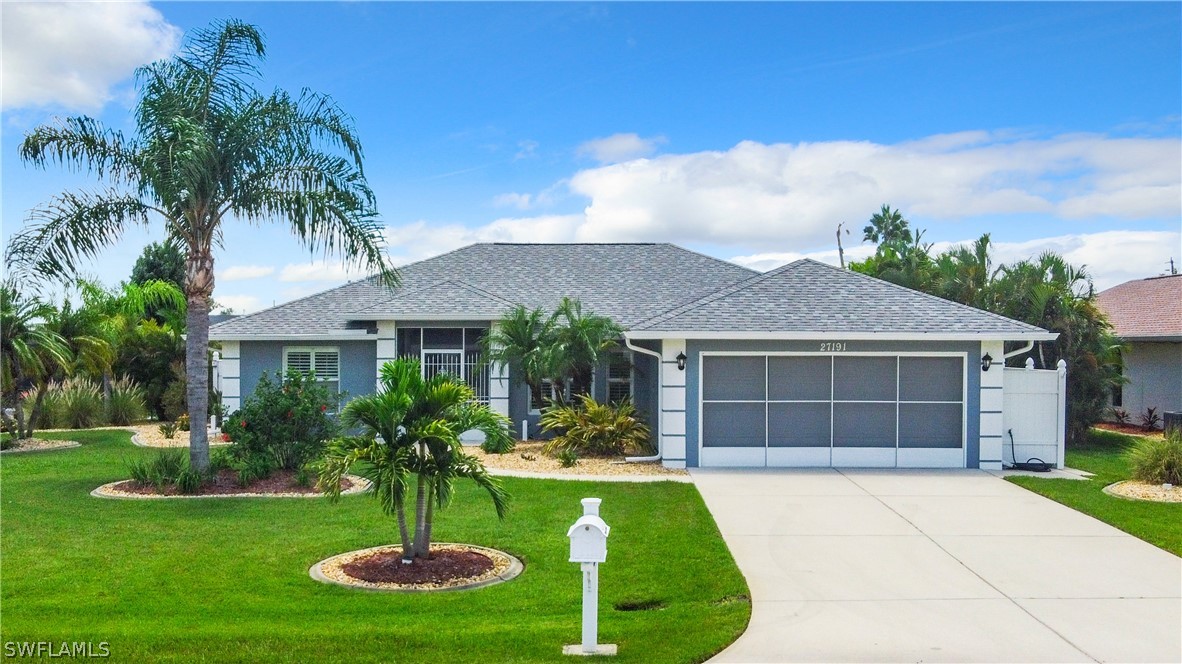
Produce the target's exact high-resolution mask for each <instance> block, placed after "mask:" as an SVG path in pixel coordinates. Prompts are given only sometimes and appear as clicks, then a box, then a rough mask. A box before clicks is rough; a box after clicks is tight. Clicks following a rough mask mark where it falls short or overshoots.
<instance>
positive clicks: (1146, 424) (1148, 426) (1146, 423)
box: [1141, 408, 1161, 431]
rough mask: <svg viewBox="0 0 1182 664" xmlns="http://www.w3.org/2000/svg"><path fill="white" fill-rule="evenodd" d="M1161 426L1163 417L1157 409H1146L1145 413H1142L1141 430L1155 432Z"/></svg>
mask: <svg viewBox="0 0 1182 664" xmlns="http://www.w3.org/2000/svg"><path fill="white" fill-rule="evenodd" d="M1160 424H1161V415H1158V414H1157V409H1156V408H1146V409H1145V412H1144V413H1141V428H1142V429H1145V430H1146V431H1153V430H1154V429H1157V427H1158V425H1160Z"/></svg>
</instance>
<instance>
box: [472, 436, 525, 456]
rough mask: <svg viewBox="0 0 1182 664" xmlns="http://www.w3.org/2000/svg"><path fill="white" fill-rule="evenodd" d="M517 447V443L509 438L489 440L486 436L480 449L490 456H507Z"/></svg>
mask: <svg viewBox="0 0 1182 664" xmlns="http://www.w3.org/2000/svg"><path fill="white" fill-rule="evenodd" d="M516 446H517V441H515V440H513V438H511V437H509V436H504V437H502V438H489V437H487V436H485V438H484V442H483V443H481V444H480V449H482V450H484V451H485V452H487V453H489V454H505V453H507V452H512V451H513V448H514V447H516Z"/></svg>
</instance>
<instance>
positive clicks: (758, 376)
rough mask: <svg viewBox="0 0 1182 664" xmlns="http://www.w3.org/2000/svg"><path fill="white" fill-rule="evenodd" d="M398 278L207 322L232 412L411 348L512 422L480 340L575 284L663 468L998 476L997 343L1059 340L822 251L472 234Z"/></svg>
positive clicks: (510, 383)
mask: <svg viewBox="0 0 1182 664" xmlns="http://www.w3.org/2000/svg"><path fill="white" fill-rule="evenodd" d="M400 272H401V276H402V283H401V285H400V286H399V288H398V289H397V290H395V291H391V290H389V289H386V288H383V287H381V286H379V285H378V284H377V282H376V281H375V280H372V279H367V280H361V281H356V282H352V283H349V284H346V285H344V286H340V287H338V288H334V289H332V290H328V291H325V292H323V293H319V294H316V295H312V296H309V297H305V298H303V299H299V300H295V301H292V302H288V303H286V304H281V305H279V306H276V307H272V308H270V309H266V310H263V311H260V312H257V313H254V314H250V315H246V316H240V317H238V318H235V319H233V320H229V321H225V322H223V323H220V324H218V325H215V326H212V327H211V328H210V338H211V339H213V340H218V341H220V342H221V344H222V349H223V351H222V358H223V359H222V360H221V364H222V366H221V371H222V375H223V398H224V403H225V405H226V407H227V408H228V409H229V410H233V409H235V408H237V407H238V406H239V404H240V403H241V401H240V400H241V397H242V395H246V394H249V393H250V392H251V390H252V389H253V387H254V385H255V384H256V382H257V381H258V379H259V376H260V375H261V374H262V373H263V372H264V371H279V370H284V369H287V368H292V367H296V368H301V369H315V372H316V375H317V376H318V377H319V378H320V379H321V380H323V381H326V382H327V383H328V384H329V385H330V387H332V388H333V389H337V390H341V391H344V392H347V393H348V394H350V395H354V396H356V395H359V394H365V393H369V392H372V391H373V390H374V389H375V385H376V378H377V370H378V367H380V366H381V365H382V364H383V363H385V362H387V361H389V360H391V359H394V358H397V357H402V356H412V357H417V358H420V360H421V361H422V366H423V371H424V372H427V373H436V372H440V371H447V372H450V373H453V374H455V375H458V376H460V377H462V378H463V379H464V380H466V381H467V382H468V383H469V384H470V385H471V386H472V387H473V388H474V390H475V391H476V393H477V395H478V396H479V398H481V399H482V400H486V401H487V402H488V403H489V405H490V406H491V407H492V408H493V409H494V410H496V411H497V412H500V413H502V414H504V415H506V416H507V417H509V418H510V420H511V421H512V422H513V426H514V430H517V429H518V428H519V427H520V426H521V423H522V422H523V421H524V422H531V421H536V417H537V413H536V410H537V408H536V407H537V404H531V403H530V396H529V390H528V388H526V386H525V385H524V384H522V383H521V382H520V381H519V380H517V379H516V377H515V376H513V375H511V374H510V373H509V371H508V370H507V369H506V368H505V367H503V366H490V365H488V364H486V363H484V362H483V361H482V360H481V358H480V355H479V353H478V351H477V348H478V342H479V340H480V338H481V336H482V335H484V334H485V333H486V331H487V330H488V329H489V328H490V327H491V326H492V325H494V324H496V321H497V320H498V319H499V318H500V317H501V316H502V315H503V314H504V313H505V312H506V311H507V310H508V309H510V308H511V307H512V306H514V305H517V304H522V305H525V306H526V307H529V308H534V307H542V308H543V309H546V310H548V311H550V310H553V309H554V308H555V307H556V305H557V304H558V303H559V301H560V300H561V299H562V298H563V297H564V296H569V297H572V298H578V299H579V300H581V301H582V303H583V306H584V309H585V310H590V311H593V312H595V313H597V314H601V315H605V316H609V317H611V318H612V319H613V320H615V321H616V322H617V323H618V324H620V325H621V326H622V327H623V328H624V330H625V332H624V338H623V339H621V344H620V348H619V350H618V351H617V352H615V353H613V354H612V356H611V357H610V358H608V359H606V360H605V361H604V362H603V363H602V365H601V366H600V367H598V368H597V370H596V377H595V381H594V388H593V392H594V396H595V397H596V398H597V399H600V400H604V399H609V398H611V399H615V398H620V397H623V396H630V397H631V398H632V399H633V401H634V402H635V403H636V405H637V408H638V409H639V411H640V412H641V413H643V414H644V415H645V416H646V417H647V419H648V421H649V423H650V424H651V426H652V428H653V430H654V435H655V436H656V439H657V443H658V446H659V452H660V455H661V457H662V459H663V462H664V463H665V464H667V465H669V466H674V467H684V466H689V467H699V466H862V467H865V466H877V467H954V468H964V467H967V468H978V467H979V468H1000V467H1001V460H1002V442H1003V438H1002V436H1003V430H1002V428H1003V425H1002V412H1001V411H1002V403H1003V398H1002V396H1003V394H1002V392H1003V381H1002V373H1003V371H1002V366H1003V364H1004V362H1003V357H1004V343H1005V342H1007V341H1008V342H1018V343H1023V342H1032V341H1037V340H1051V339H1054V338H1055V337H1056V335H1055V334H1054V333H1051V332H1047V331H1046V330H1043V329H1041V328H1038V327H1034V326H1031V325H1027V324H1025V323H1021V322H1018V321H1014V320H1010V319H1008V318H1004V317H1002V316H998V315H995V314H991V313H988V312H985V311H981V310H978V309H973V308H971V307H967V306H962V305H959V304H956V303H953V302H949V301H946V300H942V299H940V298H937V297H933V296H930V295H925V294H923V293H918V292H916V291H913V290H910V289H907V288H903V287H900V286H896V285H893V284H890V283H887V282H884V281H880V280H878V279H874V278H871V277H867V276H864V275H861V274H857V273H854V272H850V271H847V270H842V269H839V268H836V267H833V266H830V265H825V264H823V263H819V262H816V261H812V260H800V261H796V262H793V263H789V264H787V265H784V266H783V267H780V268H778V269H775V270H772V271H770V272H767V273H759V272H754V271H752V270H748V269H746V268H743V267H740V266H738V265H735V264H733V263H729V262H726V261H722V260H719V259H716V258H711V257H708V256H705V255H702V254H699V253H696V252H694V251H690V250H687V249H683V248H681V247H677V246H675V245H671V244H475V245H471V246H468V247H464V248H462V249H458V250H455V251H452V252H450V253H446V254H443V255H441V256H437V257H435V258H430V259H427V260H424V261H420V262H418V263H413V264H411V265H407V266H405V267H403V268H401V270H400ZM991 367H992V368H991Z"/></svg>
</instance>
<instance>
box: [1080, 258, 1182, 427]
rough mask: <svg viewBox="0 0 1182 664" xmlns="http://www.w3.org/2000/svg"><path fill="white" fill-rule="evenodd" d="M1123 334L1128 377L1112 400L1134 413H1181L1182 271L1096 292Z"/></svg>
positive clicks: (1115, 327)
mask: <svg viewBox="0 0 1182 664" xmlns="http://www.w3.org/2000/svg"><path fill="white" fill-rule="evenodd" d="M1096 304H1097V306H1099V307H1100V310H1101V311H1103V312H1104V314H1105V315H1106V316H1108V322H1109V323H1111V324H1112V328H1113V331H1114V332H1115V333H1116V336H1117V337H1119V338H1120V341H1121V344H1122V348H1121V366H1122V372H1123V373H1124V377H1125V380H1126V381H1127V382H1126V383H1125V384H1124V385H1122V386H1121V388H1120V389H1119V390H1118V391H1117V392H1116V393H1115V394H1113V395H1112V405H1113V406H1115V407H1119V408H1123V409H1125V410H1126V411H1128V412H1129V414H1130V415H1132V416H1133V418H1134V420H1135V419H1136V418H1137V416H1138V415H1140V414H1142V413H1144V412H1145V411H1146V409H1148V408H1156V409H1157V413H1158V415H1161V414H1162V413H1163V412H1166V411H1176V412H1182V274H1172V275H1166V276H1162V277H1150V278H1148V279H1137V280H1134V281H1127V282H1125V283H1123V284H1121V285H1119V286H1113V287H1112V288H1109V289H1108V290H1106V291H1104V292H1102V293H1100V294H1099V295H1097V296H1096Z"/></svg>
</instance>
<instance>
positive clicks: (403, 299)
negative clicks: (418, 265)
mask: <svg viewBox="0 0 1182 664" xmlns="http://www.w3.org/2000/svg"><path fill="white" fill-rule="evenodd" d="M516 304H517V303H516V302H511V301H509V300H506V299H504V298H500V297H497V296H496V295H493V294H491V293H488V292H485V291H483V290H481V289H479V288H477V287H475V286H471V285H469V284H466V283H463V282H462V281H455V280H454V279H449V280H447V281H443V282H440V283H438V284H434V285H431V286H424V287H423V288H419V289H417V290H413V291H406V290H405V289H403V290H402V291H401V292H399V293H398V294H397V295H395V296H394V297H393V298H391V299H389V300H386V301H385V302H379V303H378V304H375V305H373V306H371V307H365V308H362V309H358V310H357V311H351V312H349V313H348V314H346V318H352V319H355V320H360V319H366V320H387V319H391V318H414V317H418V318H432V317H449V318H459V317H465V318H467V319H469V320H489V319H493V318H499V317H500V316H501V315H502V314H504V313H505V310H507V309H510V308H512V307H513V306H515V305H516Z"/></svg>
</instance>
